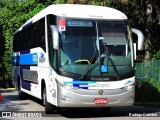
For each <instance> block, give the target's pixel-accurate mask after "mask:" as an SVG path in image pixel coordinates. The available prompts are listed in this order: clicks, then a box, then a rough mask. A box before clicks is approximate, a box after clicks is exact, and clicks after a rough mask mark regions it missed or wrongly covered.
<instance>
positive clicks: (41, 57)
mask: <svg viewBox="0 0 160 120" xmlns="http://www.w3.org/2000/svg"><path fill="white" fill-rule="evenodd" d="M45 60H46V59H45V56H44V53H40V57H39V62H45Z"/></svg>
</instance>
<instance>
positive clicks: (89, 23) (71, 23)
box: [67, 20, 93, 27]
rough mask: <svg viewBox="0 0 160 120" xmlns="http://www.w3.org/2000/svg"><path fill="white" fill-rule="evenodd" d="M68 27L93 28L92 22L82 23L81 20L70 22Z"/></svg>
mask: <svg viewBox="0 0 160 120" xmlns="http://www.w3.org/2000/svg"><path fill="white" fill-rule="evenodd" d="M67 26H75V27H92V26H93V22H92V21H81V20H68V21H67Z"/></svg>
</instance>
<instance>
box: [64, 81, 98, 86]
mask: <svg viewBox="0 0 160 120" xmlns="http://www.w3.org/2000/svg"><path fill="white" fill-rule="evenodd" d="M64 84H65V85H66V84H74V85H76V84H77V85H84V84H85V85H88V84H96V82H90V81H73V82H64Z"/></svg>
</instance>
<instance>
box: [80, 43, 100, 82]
mask: <svg viewBox="0 0 160 120" xmlns="http://www.w3.org/2000/svg"><path fill="white" fill-rule="evenodd" d="M93 44H94V50H95V52H94V53H93V55H92V57H91V59H90V63H91V64H92V62H93V61H94V59H95V58H96V56H97V51H96V46H95V43H94V42H93ZM91 64H89V65H88V66H87V67H86V68H85V70H84V72H83V73H82V75H81V76H80V77H79V79H80V80H82V79H84V78H87V76H88V72H89V71H90V69H92V68H93V67H94V66H95V67H96V64H95V65H94V66H92V67H91V68H90V66H91Z"/></svg>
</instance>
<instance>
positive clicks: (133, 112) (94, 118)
mask: <svg viewBox="0 0 160 120" xmlns="http://www.w3.org/2000/svg"><path fill="white" fill-rule="evenodd" d="M0 92H1V93H2V95H3V97H4V100H3V102H0V116H1V117H0V119H3V120H21V119H28V117H32V118H29V119H32V120H41V119H42V120H43V119H47V120H50V119H52V120H70V119H71V120H139V119H140V120H152V119H153V120H160V107H159V106H148V107H146V106H141V105H134V106H131V107H115V108H112V109H111V111H110V112H104V111H102V110H101V109H100V108H87V109H86V108H83V109H61V110H60V111H59V112H57V113H55V114H49V115H46V114H45V112H44V106H42V105H41V101H40V100H38V99H36V98H34V97H31V96H30V97H29V99H26V100H20V99H19V98H18V92H17V91H15V90H6V89H1V90H0ZM2 116H3V117H2ZM7 116H14V117H7ZM22 117H23V118H22Z"/></svg>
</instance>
